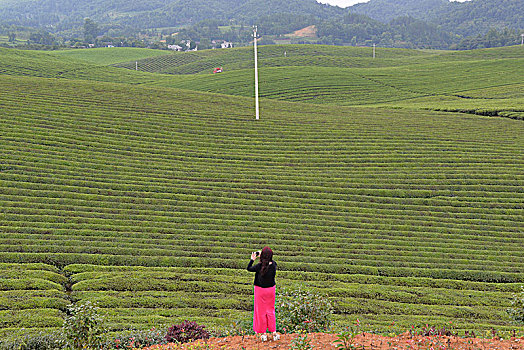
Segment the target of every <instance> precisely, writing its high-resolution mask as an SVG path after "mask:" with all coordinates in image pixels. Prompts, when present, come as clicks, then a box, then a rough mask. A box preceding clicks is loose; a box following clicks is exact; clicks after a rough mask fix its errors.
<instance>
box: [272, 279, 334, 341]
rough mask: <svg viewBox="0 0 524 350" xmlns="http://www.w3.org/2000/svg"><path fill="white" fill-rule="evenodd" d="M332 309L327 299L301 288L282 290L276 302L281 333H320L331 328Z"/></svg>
mask: <svg viewBox="0 0 524 350" xmlns="http://www.w3.org/2000/svg"><path fill="white" fill-rule="evenodd" d="M333 311H334V308H333V305H332V303H331V301H329V299H328V298H327V297H326V296H324V295H322V294H320V293H316V292H314V291H311V290H308V289H305V288H303V287H299V288H293V289H283V290H282V291H281V292H279V294H278V297H277V302H276V312H277V318H278V327H279V329H280V331H281V332H284V333H285V332H299V331H306V332H322V331H326V330H328V329H329V327H330V326H331V315H332V314H333Z"/></svg>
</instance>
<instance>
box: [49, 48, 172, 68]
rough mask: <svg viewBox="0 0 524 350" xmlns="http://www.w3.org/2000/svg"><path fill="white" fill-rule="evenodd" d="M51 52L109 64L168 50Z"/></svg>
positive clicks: (144, 57) (167, 52)
mask: <svg viewBox="0 0 524 350" xmlns="http://www.w3.org/2000/svg"><path fill="white" fill-rule="evenodd" d="M50 53H51V54H54V55H58V56H62V57H69V58H74V59H81V60H85V61H88V62H90V63H94V64H101V65H110V64H117V63H121V62H130V61H137V60H143V59H148V58H151V57H157V56H164V55H169V54H170V52H169V51H163V50H152V49H140V48H132V47H119V48H97V49H84V50H78V49H77V50H64V51H52V52H50Z"/></svg>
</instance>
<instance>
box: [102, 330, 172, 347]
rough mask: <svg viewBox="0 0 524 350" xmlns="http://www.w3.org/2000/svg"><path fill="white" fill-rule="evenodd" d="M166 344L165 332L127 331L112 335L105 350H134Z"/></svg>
mask: <svg viewBox="0 0 524 350" xmlns="http://www.w3.org/2000/svg"><path fill="white" fill-rule="evenodd" d="M166 343H167V341H166V332H165V331H162V330H158V329H155V328H152V329H150V330H127V331H122V332H118V333H113V334H111V336H110V337H108V339H107V340H106V342H105V344H104V349H133V348H143V347H146V346H151V345H158V344H166Z"/></svg>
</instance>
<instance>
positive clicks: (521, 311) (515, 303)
mask: <svg viewBox="0 0 524 350" xmlns="http://www.w3.org/2000/svg"><path fill="white" fill-rule="evenodd" d="M521 289H522V290H521V292H520V293H518V294H514V295H513V300H511V308H509V309H508V313H509V315H510V316H511V318H512V319H513V320H514V321H515V322H516V323H519V324H520V323H524V286H522V287H521Z"/></svg>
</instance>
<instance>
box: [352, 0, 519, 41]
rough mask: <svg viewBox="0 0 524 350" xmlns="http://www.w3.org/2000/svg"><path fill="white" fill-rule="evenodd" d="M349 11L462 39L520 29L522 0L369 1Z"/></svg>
mask: <svg viewBox="0 0 524 350" xmlns="http://www.w3.org/2000/svg"><path fill="white" fill-rule="evenodd" d="M350 10H351V11H352V12H355V13H359V14H363V15H366V16H368V17H371V18H373V19H375V20H377V21H380V22H383V23H388V22H389V21H391V20H393V19H395V18H397V17H400V16H410V17H413V18H416V19H420V20H423V21H426V22H428V23H430V24H434V25H437V26H439V27H441V28H443V29H445V30H447V31H451V32H455V33H458V34H461V35H464V36H468V35H477V34H484V33H486V32H488V30H489V29H491V28H497V29H502V28H511V29H522V28H524V7H523V4H522V0H471V1H466V2H450V1H448V0H371V1H369V2H367V3H362V4H357V5H354V6H352V7H351V8H350Z"/></svg>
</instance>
